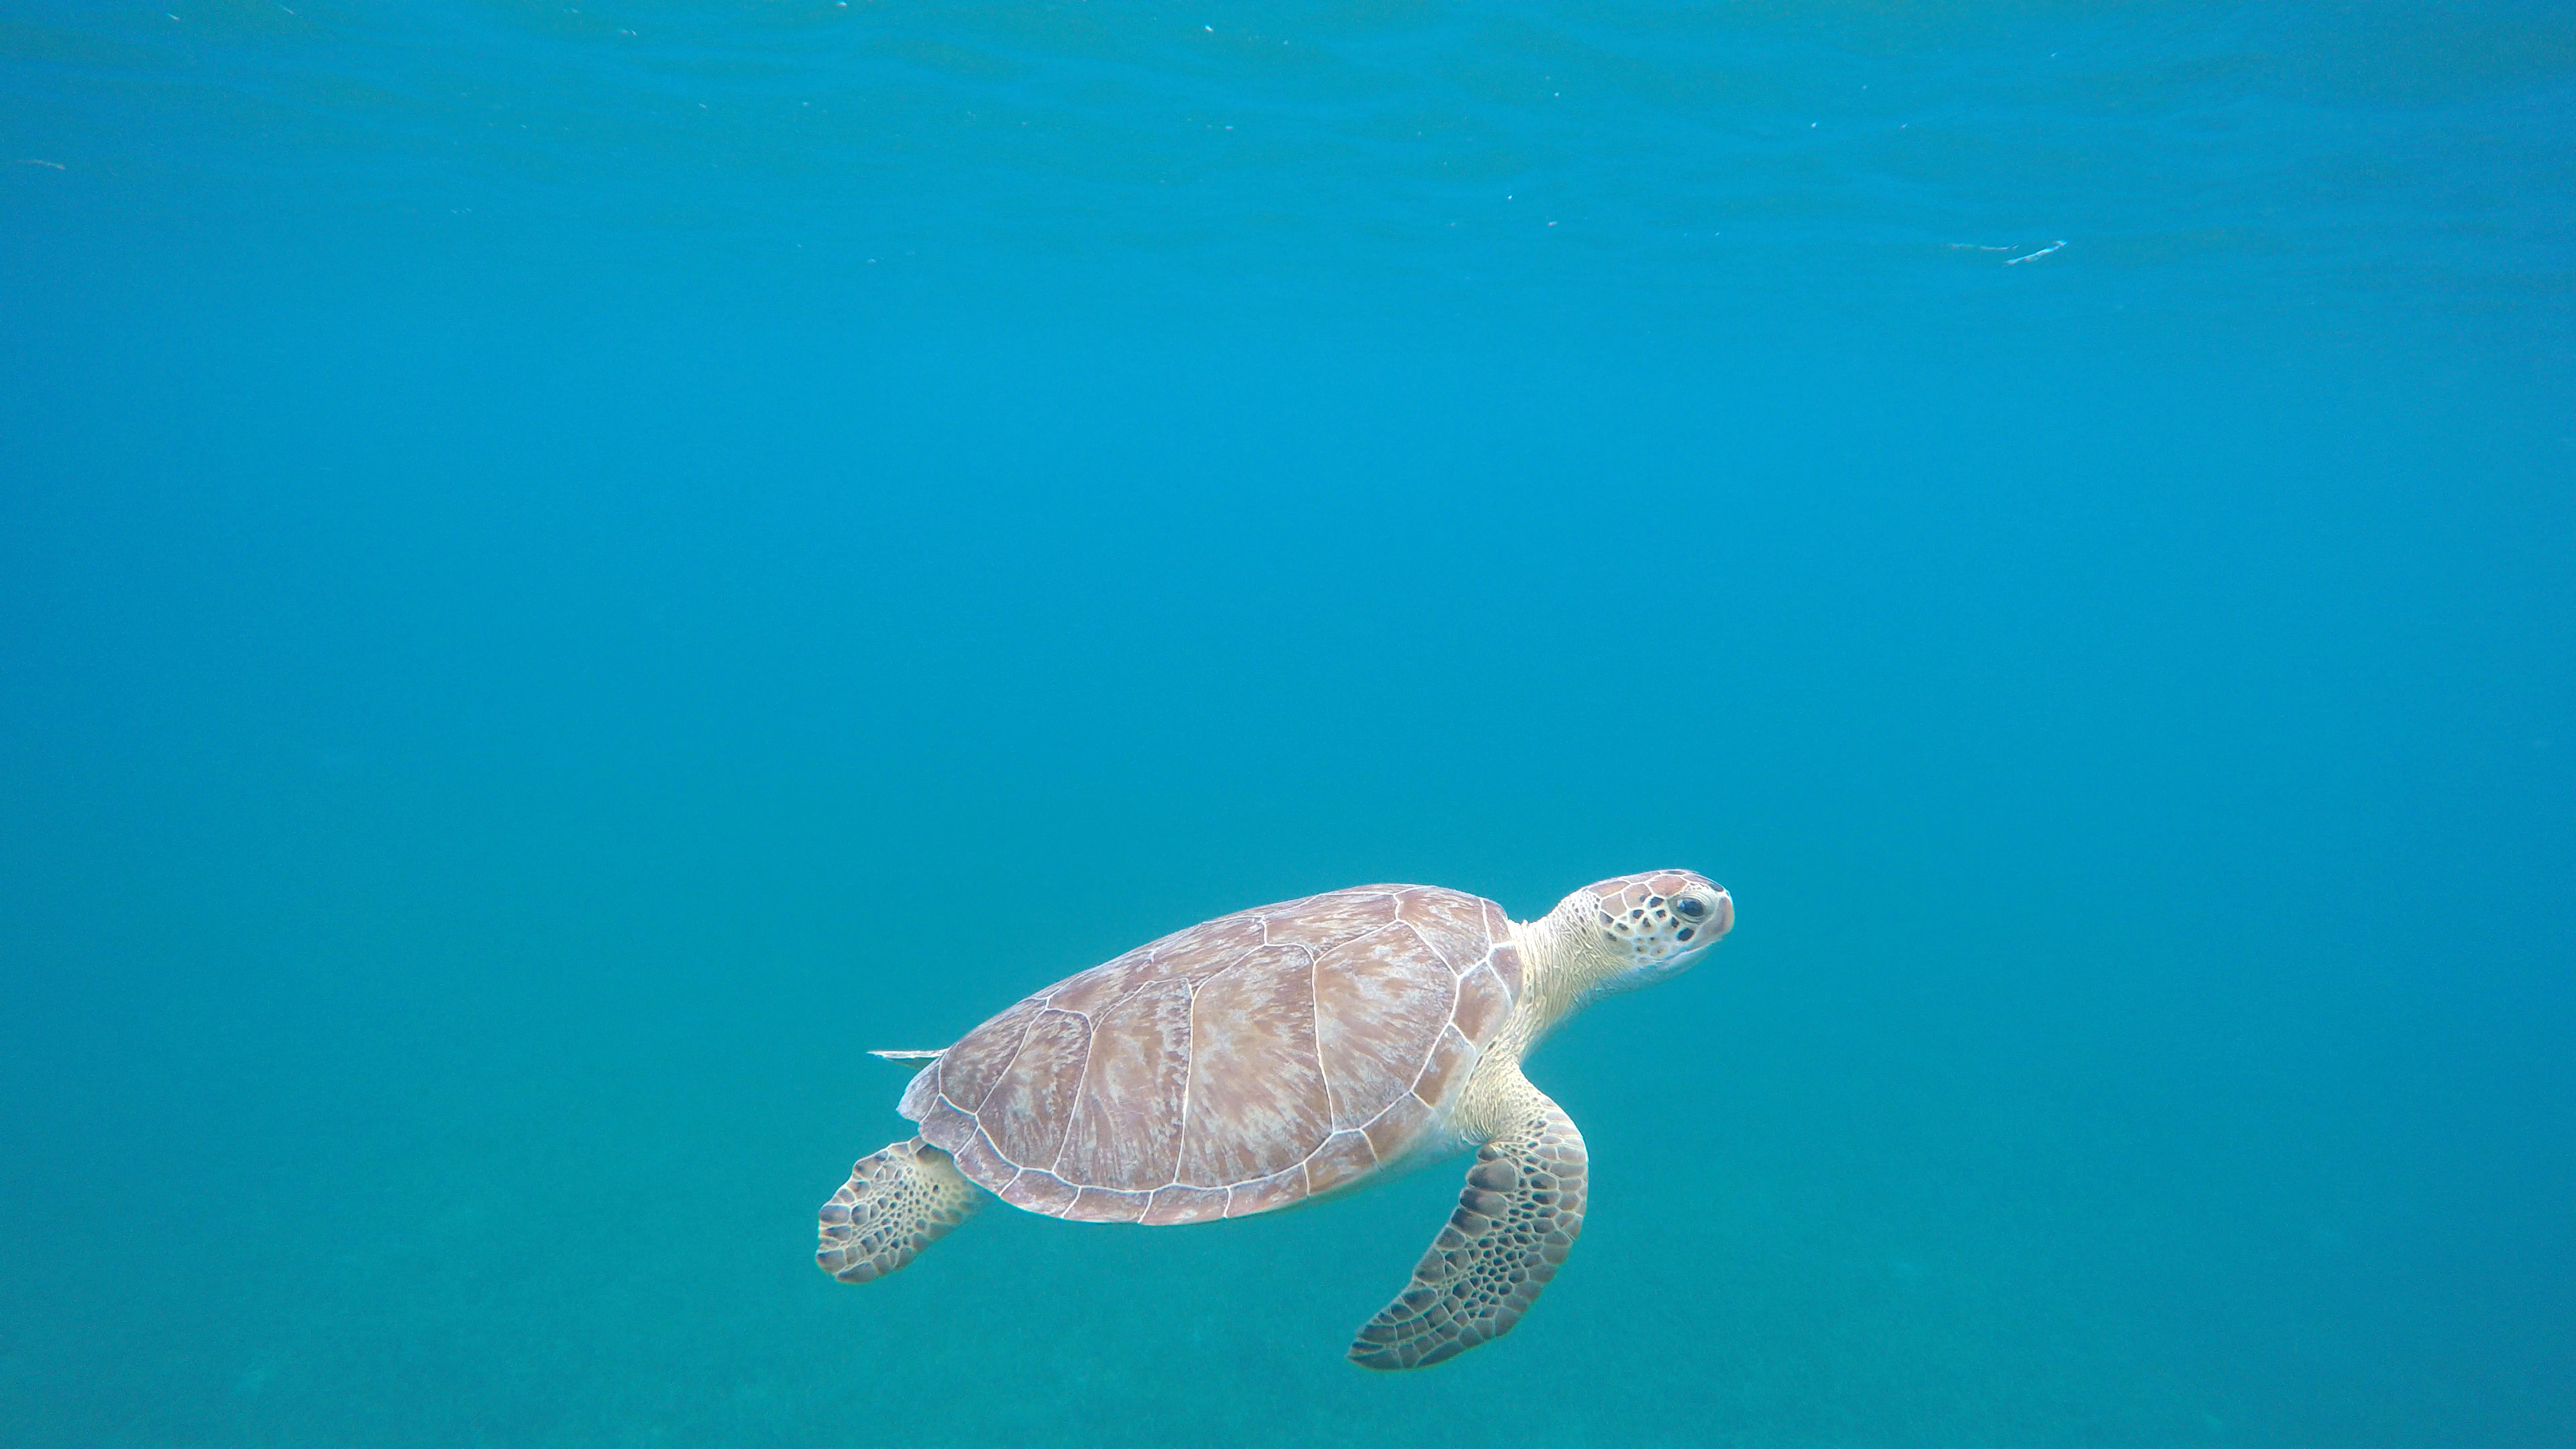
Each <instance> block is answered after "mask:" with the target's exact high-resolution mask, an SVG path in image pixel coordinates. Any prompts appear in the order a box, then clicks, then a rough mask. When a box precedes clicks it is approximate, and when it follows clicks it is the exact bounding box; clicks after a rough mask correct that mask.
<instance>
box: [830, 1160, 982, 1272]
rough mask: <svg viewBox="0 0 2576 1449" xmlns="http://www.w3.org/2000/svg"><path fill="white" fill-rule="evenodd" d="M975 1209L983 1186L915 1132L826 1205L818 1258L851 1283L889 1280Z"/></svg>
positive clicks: (863, 1167)
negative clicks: (977, 1189)
mask: <svg viewBox="0 0 2576 1449" xmlns="http://www.w3.org/2000/svg"><path fill="white" fill-rule="evenodd" d="M974 1210H975V1185H974V1184H973V1183H970V1182H968V1181H967V1180H966V1174H964V1173H962V1172H959V1171H958V1170H957V1164H956V1163H955V1162H954V1161H952V1160H950V1158H949V1156H948V1154H947V1153H945V1152H942V1151H940V1150H939V1149H938V1148H936V1147H933V1146H931V1145H930V1144H929V1143H927V1142H924V1141H922V1140H921V1139H920V1138H918V1137H915V1138H914V1139H912V1140H911V1141H909V1142H897V1143H893V1144H891V1145H889V1146H885V1147H881V1148H878V1149H877V1150H876V1151H874V1152H871V1153H869V1154H868V1155H867V1156H865V1157H862V1158H860V1159H859V1161H858V1164H857V1165H856V1166H854V1167H852V1168H851V1169H850V1180H849V1181H848V1182H845V1183H842V1184H841V1190H840V1191H839V1192H836V1193H834V1194H832V1200H831V1201H830V1202H827V1203H825V1204H823V1211H822V1214H821V1217H822V1224H821V1226H822V1239H821V1245H820V1246H819V1247H818V1248H816V1250H815V1252H814V1261H815V1262H816V1263H817V1264H818V1265H820V1266H821V1267H822V1269H823V1271H824V1272H826V1273H829V1274H831V1275H832V1276H833V1277H835V1278H838V1279H840V1280H841V1281H842V1282H844V1283H866V1282H870V1281H872V1280H875V1279H878V1278H882V1277H884V1276H885V1275H887V1274H888V1273H891V1272H893V1271H895V1270H896V1269H897V1268H900V1267H902V1266H903V1265H904V1264H906V1263H909V1262H911V1261H912V1260H913V1257H914V1256H915V1255H916V1254H918V1253H919V1252H920V1251H921V1250H922V1249H924V1248H927V1247H929V1246H930V1245H931V1244H932V1243H935V1242H937V1241H939V1240H940V1239H941V1238H944V1237H946V1236H948V1230H949V1229H951V1228H954V1227H956V1226H957V1225H958V1224H959V1223H962V1222H964V1221H966V1215H967V1214H968V1213H971V1212H973V1211H974Z"/></svg>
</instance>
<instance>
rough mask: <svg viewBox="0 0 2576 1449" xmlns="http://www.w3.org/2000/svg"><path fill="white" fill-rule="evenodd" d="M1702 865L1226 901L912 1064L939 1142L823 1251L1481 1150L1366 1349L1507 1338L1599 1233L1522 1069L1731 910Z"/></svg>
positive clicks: (1325, 1186)
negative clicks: (1556, 893)
mask: <svg viewBox="0 0 2576 1449" xmlns="http://www.w3.org/2000/svg"><path fill="white" fill-rule="evenodd" d="M1734 921H1735V905H1734V902H1733V901H1732V900H1731V899H1730V898H1729V897H1728V896H1727V893H1726V891H1725V890H1724V888H1722V887H1720V886H1718V885H1716V884H1715V883H1713V882H1711V881H1710V880H1708V879H1707V878H1705V877H1703V876H1698V875H1694V874H1692V873H1691V872H1689V871H1686V870H1658V871H1647V872H1644V873H1642V874H1638V875H1623V876H1617V877H1614V878H1612V879H1610V880H1605V881H1600V882H1597V883H1595V884H1593V885H1588V886H1585V887H1584V888H1583V889H1581V890H1579V891H1576V892H1575V893H1574V894H1572V895H1570V896H1567V897H1566V898H1565V899H1564V900H1563V901H1562V902H1560V903H1559V904H1558V905H1557V907H1556V909H1555V910H1553V911H1550V912H1548V913H1547V914H1546V915H1545V916H1543V917H1541V918H1540V919H1538V920H1535V921H1530V922H1526V923H1524V922H1519V921H1514V920H1511V919H1509V918H1508V917H1506V916H1505V915H1504V914H1503V908H1502V907H1500V906H1498V905H1495V904H1494V903H1493V902H1492V901H1488V900H1483V899H1480V898H1478V897H1476V896H1471V895H1467V894H1464V893H1462V892H1459V891H1452V890H1442V889H1440V888H1438V887H1436V886H1413V885H1373V886H1355V887H1353V888H1351V889H1349V890H1338V891H1328V892H1326V893H1325V894H1323V895H1318V896H1308V897H1306V898H1305V899H1303V900H1295V901H1287V902H1283V903H1281V904H1279V905H1275V906H1256V907H1254V908H1253V909H1251V910H1248V911H1237V912H1235V913H1234V914H1233V915H1230V916H1219V917H1218V918H1216V919H1215V920H1213V921H1208V922H1205V923H1203V924H1200V925H1196V926H1192V927H1190V928H1189V929H1188V930H1185V931H1178V932H1175V933H1173V934H1171V935H1169V936H1165V937H1163V938H1162V939H1161V940H1159V941H1155V942H1153V943H1151V944H1150V945H1145V946H1139V947H1137V948H1136V949H1135V950H1133V951H1130V952H1128V953H1127V954H1125V955H1123V956H1120V957H1118V958H1117V959H1116V960H1113V961H1110V962H1107V963H1105V964H1103V965H1099V966H1094V967H1092V968H1091V969H1090V970H1088V971H1085V972H1083V973H1081V974H1080V975H1078V976H1071V977H1068V978H1066V979H1065V980H1063V981H1059V982H1057V983H1056V984H1055V985H1053V986H1050V987H1048V988H1046V989H1045V990H1043V991H1040V992H1038V993H1037V994H1036V995H1034V996H1031V997H1029V998H1027V999H1026V1000H1024V1001H1022V1002H1020V1003H1019V1004H1018V1005H1016V1006H1013V1007H1011V1008H1010V1009H1009V1010H1007V1011H1005V1012H1003V1013H1002V1014H1000V1015H999V1016H996V1017H994V1018H993V1019H991V1020H990V1021H987V1022H985V1023H984V1024H983V1025H982V1026H979V1027H977V1028H975V1029H974V1030H973V1031H971V1032H968V1033H967V1034H966V1035H965V1036H964V1037H963V1038H961V1039H960V1040H959V1041H958V1042H957V1043H956V1044H955V1045H953V1046H950V1047H947V1048H946V1049H944V1050H941V1051H935V1052H894V1051H889V1052H879V1053H877V1055H879V1056H885V1057H891V1058H895V1059H897V1060H908V1061H913V1062H917V1063H918V1064H919V1073H918V1075H916V1076H915V1077H914V1078H913V1079H912V1085H911V1087H910V1088H909V1089H908V1090H907V1091H905V1093H904V1094H903V1101H902V1103H901V1106H900V1108H899V1110H900V1111H901V1112H902V1113H903V1115H904V1116H905V1117H907V1118H909V1119H911V1120H912V1121H914V1122H918V1123H920V1124H921V1135H920V1136H917V1137H914V1138H912V1139H911V1140H909V1141H905V1142H897V1143H894V1144H892V1145H890V1146H887V1147H884V1148H882V1149H880V1150H878V1151H876V1152H873V1153H871V1154H869V1155H868V1156H866V1157H863V1158H861V1159H860V1160H859V1162H858V1165H857V1166H855V1167H853V1168H852V1169H851V1170H850V1180H849V1181H848V1182H846V1183H844V1184H842V1186H841V1190H840V1191H839V1192H836V1193H834V1194H833V1195H832V1200H831V1201H830V1202H828V1203H825V1204H824V1205H823V1211H822V1245H821V1248H820V1250H819V1251H818V1252H817V1253H816V1254H815V1259H816V1261H817V1262H819V1263H821V1264H822V1267H823V1270H824V1271H825V1272H827V1273H830V1274H831V1275H832V1276H834V1277H836V1278H839V1279H840V1280H842V1281H843V1282H846V1283H865V1282H868V1281H870V1280H871V1279H875V1278H881V1277H884V1276H885V1275H886V1274H888V1273H892V1272H894V1271H895V1270H896V1269H898V1268H901V1267H903V1266H904V1265H905V1264H907V1263H909V1262H911V1261H912V1259H913V1256H914V1255H915V1254H916V1253H918V1252H920V1251H921V1250H922V1249H923V1248H924V1247H927V1246H928V1245H929V1244H930V1243H931V1242H933V1241H934V1240H936V1239H938V1238H940V1237H942V1236H944V1235H945V1234H946V1233H947V1232H948V1230H949V1229H951V1228H953V1227H955V1226H956V1225H957V1224H958V1223H959V1222H961V1221H963V1220H964V1219H965V1217H966V1215H967V1213H968V1212H970V1211H972V1210H973V1208H974V1206H975V1204H976V1202H977V1195H976V1192H975V1188H976V1187H978V1186H981V1187H983V1188H986V1189H988V1190H990V1191H992V1192H994V1193H997V1194H999V1195H1000V1196H1001V1198H1002V1200H1003V1201H1004V1202H1007V1203H1009V1204H1011V1205H1012V1206H1013V1207H1018V1208H1024V1209H1026V1210H1028V1211H1030V1212H1036V1213H1045V1214H1048V1215H1049V1216H1052V1217H1060V1218H1072V1219H1074V1220H1076V1221H1080V1222H1099V1223H1154V1224H1161V1223H1195V1222H1202V1221H1206V1220H1208V1219H1211V1218H1220V1217H1227V1218H1234V1217H1243V1216H1246V1215H1248V1214H1251V1213H1259V1212H1268V1211H1270V1210H1272V1209H1273V1208H1283V1207H1287V1206H1289V1205H1290V1204H1292V1203H1298V1202H1304V1201H1309V1200H1313V1199H1316V1198H1320V1197H1323V1196H1325V1195H1327V1194H1332V1193H1338V1192H1341V1191H1343V1190H1346V1189H1348V1188H1351V1187H1353V1186H1356V1185H1358V1184H1359V1183H1361V1182H1364V1181H1366V1180H1367V1179H1369V1178H1371V1177H1373V1176H1375V1175H1377V1174H1379V1173H1382V1172H1385V1171H1388V1170H1389V1169H1393V1168H1399V1167H1404V1166H1409V1165H1412V1164H1416V1163H1420V1162H1423V1161H1426V1160H1429V1159H1432V1158H1436V1157H1441V1156H1446V1155H1448V1154H1451V1153H1454V1152H1458V1151H1462V1150H1464V1149H1466V1148H1468V1147H1474V1148H1476V1149H1477V1152H1476V1165H1475V1166H1474V1167H1472V1168H1470V1169H1468V1172H1467V1186H1466V1188H1465V1190H1464V1191H1462V1192H1461V1193H1460V1194H1459V1195H1458V1208H1457V1211H1455V1212H1453V1213H1452V1214H1450V1217H1449V1221H1448V1223H1447V1224H1446V1225H1445V1226H1443V1227H1442V1228H1441V1229H1440V1233H1439V1236H1438V1237H1437V1238H1435V1239H1434V1240H1433V1241H1432V1244H1431V1248H1430V1251H1428V1252H1426V1253H1425V1254H1423V1256H1422V1261H1421V1262H1420V1263H1419V1264H1417V1265H1415V1267H1414V1270H1413V1281H1412V1282H1411V1283H1410V1284H1408V1285H1407V1286H1406V1287H1405V1289H1404V1291H1403V1292H1401V1293H1399V1294H1397V1295H1396V1296H1395V1299H1394V1301H1392V1302H1390V1303H1388V1304H1387V1305H1386V1307H1385V1308H1384V1309H1382V1310H1380V1311H1379V1313H1378V1315H1377V1317H1375V1318H1373V1319H1371V1320H1369V1322H1368V1323H1367V1324H1366V1325H1364V1326H1362V1327H1361V1329H1360V1330H1359V1334H1358V1337H1357V1339H1356V1340H1355V1341H1354V1342H1353V1343H1352V1344H1351V1347H1350V1357H1351V1358H1352V1359H1353V1360H1354V1361H1355V1362H1357V1363H1360V1364H1362V1365H1364V1366H1366V1367H1368V1368H1374V1369H1398V1368H1415V1367H1418V1366H1420V1365H1423V1364H1431V1363H1438V1362H1439V1361H1440V1360H1442V1359H1445V1358H1449V1357H1451V1356H1453V1355H1455V1354H1457V1353H1459V1352H1461V1351H1463V1350H1466V1349H1469V1348H1473V1347H1474V1346H1476V1345H1477V1344H1480V1343H1483V1342H1485V1341H1486V1340H1488V1339H1492V1338H1499V1337H1501V1336H1502V1335H1503V1334H1506V1333H1509V1332H1510V1331H1511V1329H1512V1326H1513V1325H1514V1324H1516V1323H1518V1322H1519V1321H1520V1317H1521V1315H1522V1314H1523V1313H1525V1312H1527V1311H1528V1309H1529V1306H1530V1303H1531V1301H1532V1300H1534V1299H1536V1298H1537V1297H1538V1293H1539V1289H1540V1287H1541V1286H1543V1285H1544V1284H1545V1283H1546V1282H1547V1280H1548V1279H1549V1278H1551V1277H1553V1276H1555V1273H1556V1269H1557V1265H1558V1264H1560V1263H1562V1262H1564V1261H1565V1254H1566V1250H1567V1249H1569V1248H1570V1247H1572V1246H1573V1244H1574V1237H1575V1234H1577V1233H1579V1232H1581V1231H1582V1229H1583V1203H1584V1177H1585V1163H1584V1152H1583V1134H1582V1133H1580V1132H1578V1131H1576V1130H1575V1127H1574V1123H1573V1122H1572V1121H1570V1120H1568V1119H1567V1117H1566V1115H1565V1113H1564V1112H1562V1111H1560V1110H1558V1108H1557V1105H1556V1104H1555V1103H1554V1102H1551V1101H1549V1100H1548V1098H1547V1094H1546V1093H1544V1092H1541V1091H1540V1090H1539V1089H1538V1088H1536V1087H1533V1086H1531V1085H1530V1084H1529V1081H1528V1079H1527V1078H1525V1077H1523V1076H1522V1075H1521V1058H1522V1057H1523V1056H1524V1055H1525V1054H1527V1053H1528V1051H1529V1049H1530V1048H1531V1047H1532V1046H1533V1045H1535V1044H1536V1043H1537V1042H1538V1041H1539V1039H1540V1038H1541V1037H1544V1036H1545V1035H1547V1033H1548V1032H1549V1031H1550V1030H1552V1029H1553V1028H1554V1027H1555V1026H1556V1025H1557V1024H1558V1023H1559V1022H1561V1021H1563V1020H1565V1019H1566V1018H1567V1017H1568V1016H1570V1015H1572V1014H1573V1013H1574V1012H1575V1011H1577V1010H1578V1009H1580V1008H1582V1007H1583V1006H1585V1005H1588V1004H1589V1003H1591V1002H1593V1001H1595V1000H1598V999H1599V998H1601V997H1603V996H1605V995H1608V994H1609V993H1611V992H1614V991H1625V990H1629V989H1631V988H1634V987H1638V986H1644V985H1648V984H1650V983H1653V982H1656V981H1661V980H1663V979H1664V978H1666V977H1668V976H1672V975H1674V974H1676V973H1678V972H1680V971H1682V970H1684V969H1685V968H1687V967H1689V966H1690V965H1691V964H1692V963H1694V962H1696V961H1697V960H1698V959H1699V958H1700V956H1701V954H1702V953H1704V952H1705V951H1707V949H1708V948H1709V947H1710V946H1712V945H1714V944H1716V942H1717V940H1718V938H1719V937H1721V936H1723V935H1725V934H1726V932H1727V928H1728V927H1730V926H1731V925H1733V924H1734Z"/></svg>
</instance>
